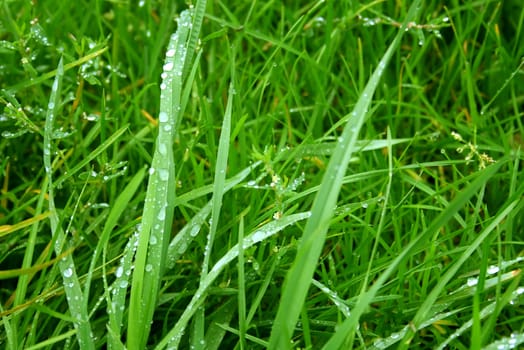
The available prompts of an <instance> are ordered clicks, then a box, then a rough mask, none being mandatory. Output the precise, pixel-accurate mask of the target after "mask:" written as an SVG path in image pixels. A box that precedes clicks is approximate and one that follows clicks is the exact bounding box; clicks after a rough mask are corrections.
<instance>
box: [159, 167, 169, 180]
mask: <svg viewBox="0 0 524 350" xmlns="http://www.w3.org/2000/svg"><path fill="white" fill-rule="evenodd" d="M158 176H159V177H160V180H162V181H167V179H168V178H169V171H168V170H167V169H158Z"/></svg>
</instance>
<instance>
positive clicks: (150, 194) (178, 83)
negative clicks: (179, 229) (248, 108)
mask: <svg viewBox="0 0 524 350" xmlns="http://www.w3.org/2000/svg"><path fill="white" fill-rule="evenodd" d="M190 23H191V13H190V12H189V11H183V12H182V13H181V14H180V18H179V20H178V29H177V31H176V33H175V34H174V35H172V36H171V39H170V42H169V45H168V50H167V53H166V59H165V64H164V71H163V73H162V78H163V80H162V83H161V85H160V90H161V91H160V113H159V124H158V129H159V132H158V137H157V142H156V147H155V152H154V155H153V162H152V165H151V168H150V170H149V175H150V177H149V183H148V188H147V194H146V199H145V206H144V213H143V215H142V223H141V227H140V234H139V239H138V247H137V252H136V256H135V267H134V271H133V280H132V285H131V297H130V305H129V318H128V332H127V334H128V335H127V346H128V347H129V348H130V349H143V348H145V346H146V344H147V338H148V336H149V331H150V329H151V320H152V319H153V313H154V311H155V306H156V301H157V293H158V289H159V285H160V278H161V276H162V273H163V269H164V266H165V265H164V261H165V256H166V253H167V247H168V239H169V236H170V233H171V224H172V220H173V210H174V200H175V193H174V191H175V164H174V159H173V132H174V128H175V126H176V125H177V120H178V118H179V117H181V115H182V114H181V112H182V111H181V106H180V98H181V92H182V82H183V76H182V71H183V68H184V60H185V56H186V49H187V48H186V40H187V37H188V35H189V26H190Z"/></svg>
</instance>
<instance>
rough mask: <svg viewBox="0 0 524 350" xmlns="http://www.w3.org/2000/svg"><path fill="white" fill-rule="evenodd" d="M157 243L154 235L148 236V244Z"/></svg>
mask: <svg viewBox="0 0 524 350" xmlns="http://www.w3.org/2000/svg"><path fill="white" fill-rule="evenodd" d="M157 243H158V240H157V238H156V236H155V235H151V237H149V244H150V245H155V244H157Z"/></svg>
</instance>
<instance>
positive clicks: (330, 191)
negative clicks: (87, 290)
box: [269, 0, 420, 349]
mask: <svg viewBox="0 0 524 350" xmlns="http://www.w3.org/2000/svg"><path fill="white" fill-rule="evenodd" d="M419 5H420V0H418V1H415V2H414V3H413V4H412V5H411V7H410V9H409V12H408V14H407V16H406V19H405V21H404V24H403V26H402V27H401V28H400V30H399V32H398V34H397V36H396V37H395V39H394V40H393V42H392V43H391V45H390V46H389V48H388V50H387V51H386V53H385V54H384V56H383V57H382V59H381V60H380V62H379V64H378V67H377V69H376V70H375V72H374V73H373V75H372V76H371V78H370V79H369V82H368V84H367V85H366V87H365V89H364V91H363V93H362V95H361V96H360V98H359V100H358V102H357V104H356V105H355V108H354V110H353V112H352V113H351V118H350V119H349V121H348V123H347V124H346V126H345V128H344V131H343V132H342V136H341V137H340V138H339V140H338V143H337V147H336V148H335V150H334V151H333V155H332V157H331V159H330V161H329V165H328V168H327V170H326V173H325V175H324V177H323V179H322V184H321V185H320V190H319V192H318V193H317V196H316V197H315V201H314V203H313V207H312V209H311V218H309V220H308V222H307V224H306V227H305V229H304V234H303V236H302V240H301V243H300V245H299V247H298V252H297V256H296V258H295V261H294V263H293V265H292V267H291V269H290V270H289V272H288V273H287V275H286V279H285V281H284V287H283V291H282V297H281V299H280V304H279V307H278V311H277V316H276V318H275V322H274V324H273V327H272V330H271V337H270V339H269V348H270V349H289V348H290V347H291V337H292V335H293V330H294V327H295V325H296V322H297V319H298V316H299V314H300V310H301V309H302V305H303V303H304V301H305V298H306V294H307V292H308V289H309V286H310V284H311V280H312V277H313V272H314V270H315V267H316V265H317V261H318V258H319V256H320V252H321V250H322V247H323V246H324V241H325V239H326V233H327V229H328V227H329V221H330V219H331V217H332V215H333V212H334V209H335V205H336V202H337V198H338V194H339V192H340V187H341V185H342V180H343V177H344V174H345V173H346V169H347V166H348V163H349V160H350V159H351V156H352V154H353V152H355V151H356V150H357V149H356V147H355V146H356V144H357V138H358V134H359V132H360V129H361V128H362V125H363V124H364V121H365V119H366V115H367V113H368V109H369V106H370V105H371V100H372V97H373V94H374V92H375V90H376V88H377V86H378V83H379V80H380V78H381V76H382V74H383V72H384V69H385V68H386V65H387V64H388V62H389V60H390V58H391V56H392V55H393V52H394V51H395V50H396V49H397V47H398V45H399V44H400V39H401V38H402V35H403V34H404V32H405V28H406V24H407V23H408V22H409V21H412V19H413V18H414V17H415V14H416V12H417V8H418V6H419Z"/></svg>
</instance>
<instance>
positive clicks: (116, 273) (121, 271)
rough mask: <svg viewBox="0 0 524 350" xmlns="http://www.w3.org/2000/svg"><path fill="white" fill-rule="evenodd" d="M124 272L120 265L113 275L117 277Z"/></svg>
mask: <svg viewBox="0 0 524 350" xmlns="http://www.w3.org/2000/svg"><path fill="white" fill-rule="evenodd" d="M123 273H124V268H123V267H122V266H119V267H118V268H117V269H116V271H115V276H116V277H117V278H119V277H122V274H123Z"/></svg>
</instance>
